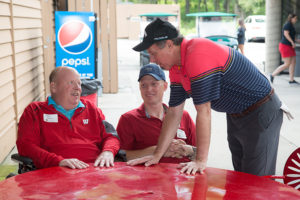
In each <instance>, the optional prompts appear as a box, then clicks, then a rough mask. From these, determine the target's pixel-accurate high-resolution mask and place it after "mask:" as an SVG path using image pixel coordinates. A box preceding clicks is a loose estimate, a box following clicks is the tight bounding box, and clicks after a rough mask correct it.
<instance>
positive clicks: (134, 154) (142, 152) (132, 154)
mask: <svg viewBox="0 0 300 200" xmlns="http://www.w3.org/2000/svg"><path fill="white" fill-rule="evenodd" d="M155 148H156V146H150V147H147V148H145V149H139V150H125V151H126V158H127V160H128V161H129V160H133V159H136V158H141V157H143V156H148V155H152V154H153V152H154V150H155Z"/></svg>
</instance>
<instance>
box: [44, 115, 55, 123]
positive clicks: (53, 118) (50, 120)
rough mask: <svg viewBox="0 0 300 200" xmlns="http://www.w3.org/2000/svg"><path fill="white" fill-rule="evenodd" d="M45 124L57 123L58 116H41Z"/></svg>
mask: <svg viewBox="0 0 300 200" xmlns="http://www.w3.org/2000/svg"><path fill="white" fill-rule="evenodd" d="M43 118H44V121H45V122H50V123H51V122H52V123H57V122H58V115H57V114H44V115H43Z"/></svg>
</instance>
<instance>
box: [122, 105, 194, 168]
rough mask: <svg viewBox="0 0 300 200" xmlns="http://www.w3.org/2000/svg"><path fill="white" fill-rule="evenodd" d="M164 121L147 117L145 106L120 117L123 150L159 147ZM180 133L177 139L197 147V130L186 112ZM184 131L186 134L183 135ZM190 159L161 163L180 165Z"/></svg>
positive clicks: (163, 159) (166, 159)
mask: <svg viewBox="0 0 300 200" xmlns="http://www.w3.org/2000/svg"><path fill="white" fill-rule="evenodd" d="M162 123H163V121H161V120H160V119H158V118H156V117H152V116H150V117H149V116H147V115H146V112H145V107H144V104H142V105H141V106H140V107H139V108H137V109H134V110H131V111H129V112H127V113H125V114H123V115H122V116H121V117H120V120H119V123H118V126H117V132H118V135H119V137H120V142H121V149H124V150H139V149H144V148H147V147H150V146H155V145H157V142H158V138H159V135H160V130H161V127H162ZM179 129H180V130H179V131H178V132H177V134H176V136H175V139H182V140H184V141H185V142H186V143H187V144H189V145H193V146H195V145H196V141H195V138H196V135H195V134H196V128H195V124H194V122H193V120H192V119H191V117H190V115H189V114H188V113H187V112H186V111H184V112H183V115H182V118H181V122H180V127H179ZM183 131H184V134H182V133H183ZM188 161H190V160H189V159H188V158H182V159H177V158H167V157H163V158H162V159H161V160H160V162H168V163H180V162H188Z"/></svg>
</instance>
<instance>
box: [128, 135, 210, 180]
mask: <svg viewBox="0 0 300 200" xmlns="http://www.w3.org/2000/svg"><path fill="white" fill-rule="evenodd" d="M191 153H193V149H192V147H191V146H190V145H187V144H186V143H185V142H184V141H183V140H176V139H174V140H173V141H172V143H171V144H170V146H169V148H168V149H167V151H166V153H165V154H164V155H163V156H164V157H174V158H182V157H184V156H189V155H190V154H191ZM160 158H161V157H160V156H158V155H156V154H153V155H149V156H144V157H141V158H137V159H133V160H130V161H128V162H127V164H128V165H131V166H133V165H138V164H143V163H145V166H146V167H148V166H150V165H155V164H157V163H158V162H159V160H160ZM205 167H206V161H200V160H197V159H196V160H193V161H191V162H187V163H180V164H179V166H178V168H181V170H180V172H181V173H185V174H192V175H195V174H196V172H198V171H199V172H200V174H203V171H204V169H205Z"/></svg>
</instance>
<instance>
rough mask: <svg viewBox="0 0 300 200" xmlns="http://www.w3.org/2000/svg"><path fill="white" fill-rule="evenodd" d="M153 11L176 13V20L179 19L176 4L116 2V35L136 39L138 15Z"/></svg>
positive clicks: (137, 36) (178, 10)
mask: <svg viewBox="0 0 300 200" xmlns="http://www.w3.org/2000/svg"><path fill="white" fill-rule="evenodd" d="M153 12H166V13H171V14H177V15H178V20H180V7H179V5H178V4H174V5H163V4H159V5H157V4H117V27H118V30H117V37H118V38H127V39H130V40H138V39H139V36H140V17H139V15H141V14H145V13H153ZM174 20H175V19H174Z"/></svg>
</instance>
